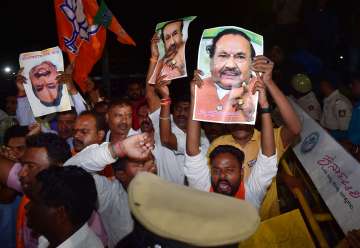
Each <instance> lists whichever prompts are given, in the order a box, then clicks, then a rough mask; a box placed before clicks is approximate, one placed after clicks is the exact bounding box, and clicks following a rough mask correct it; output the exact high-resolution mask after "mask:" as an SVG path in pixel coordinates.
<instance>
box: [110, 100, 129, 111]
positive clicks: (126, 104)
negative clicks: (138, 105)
mask: <svg viewBox="0 0 360 248" xmlns="http://www.w3.org/2000/svg"><path fill="white" fill-rule="evenodd" d="M131 106H132V105H131V102H130V101H129V100H127V99H125V98H121V99H116V100H113V101H111V102H110V105H109V110H110V109H112V108H114V107H130V108H131Z"/></svg>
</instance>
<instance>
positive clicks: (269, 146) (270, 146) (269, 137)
mask: <svg viewBox="0 0 360 248" xmlns="http://www.w3.org/2000/svg"><path fill="white" fill-rule="evenodd" d="M257 79H258V80H257V81H256V84H255V87H254V91H258V92H259V105H260V111H261V109H269V107H270V105H269V102H268V100H267V97H266V86H265V83H264V81H263V79H262V77H260V76H259V74H257ZM261 150H262V154H263V155H265V156H267V157H270V156H272V155H274V154H275V152H276V149H275V138H274V128H273V125H272V120H271V114H270V111H269V113H261Z"/></svg>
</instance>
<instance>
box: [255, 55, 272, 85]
mask: <svg viewBox="0 0 360 248" xmlns="http://www.w3.org/2000/svg"><path fill="white" fill-rule="evenodd" d="M273 68H274V63H273V62H272V61H271V60H270V59H268V58H267V57H265V56H263V55H258V56H256V57H255V58H254V61H253V63H252V70H253V71H255V72H257V73H259V72H261V73H262V79H263V81H264V83H265V85H267V84H268V83H270V82H271V81H272V71H273Z"/></svg>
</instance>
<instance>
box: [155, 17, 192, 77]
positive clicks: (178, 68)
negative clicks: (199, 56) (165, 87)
mask: <svg viewBox="0 0 360 248" xmlns="http://www.w3.org/2000/svg"><path fill="white" fill-rule="evenodd" d="M195 18H196V17H194V16H190V17H185V18H182V19H176V20H172V21H167V22H162V23H159V24H157V25H156V35H154V37H153V41H156V43H157V47H156V53H155V54H156V57H152V58H151V59H152V60H154V61H155V62H157V64H156V67H155V70H154V72H153V74H152V75H151V77H150V79H149V84H155V82H156V79H157V78H158V77H159V76H163V75H166V78H165V80H172V79H176V78H182V77H186V76H187V71H186V61H185V45H186V40H187V36H188V27H189V25H190V22H191V21H192V20H194V19H195ZM153 54H154V53H153ZM159 57H160V59H159Z"/></svg>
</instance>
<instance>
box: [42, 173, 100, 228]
mask: <svg viewBox="0 0 360 248" xmlns="http://www.w3.org/2000/svg"><path fill="white" fill-rule="evenodd" d="M36 179H37V181H38V182H39V183H41V189H40V192H39V198H40V200H41V201H42V202H43V203H44V204H45V205H46V206H48V207H64V209H65V211H66V213H67V215H68V217H69V220H70V222H71V223H72V224H73V225H74V226H82V225H83V224H85V223H86V222H87V221H88V220H89V218H90V216H91V214H92V212H93V211H94V210H96V208H97V191H96V186H95V181H94V178H93V177H92V176H91V175H90V174H89V173H88V172H86V171H85V170H84V169H82V168H80V167H77V166H65V167H59V166H50V167H49V168H48V169H45V170H42V171H41V172H39V173H38V174H37V176H36Z"/></svg>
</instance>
